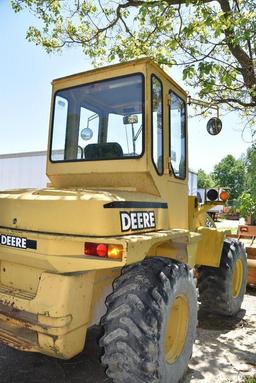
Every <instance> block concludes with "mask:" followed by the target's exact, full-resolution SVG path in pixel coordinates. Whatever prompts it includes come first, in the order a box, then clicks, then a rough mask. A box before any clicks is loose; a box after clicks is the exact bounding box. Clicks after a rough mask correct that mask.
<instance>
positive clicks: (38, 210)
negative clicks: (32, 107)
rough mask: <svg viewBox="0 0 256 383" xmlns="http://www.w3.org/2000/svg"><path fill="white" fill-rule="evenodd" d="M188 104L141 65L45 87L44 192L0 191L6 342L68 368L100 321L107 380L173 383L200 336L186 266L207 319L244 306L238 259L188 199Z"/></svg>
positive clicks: (214, 127) (242, 265) (167, 81)
mask: <svg viewBox="0 0 256 383" xmlns="http://www.w3.org/2000/svg"><path fill="white" fill-rule="evenodd" d="M187 105H188V97H187V94H186V92H185V91H184V90H183V89H182V88H181V87H180V86H179V85H178V84H177V83H175V82H174V81H173V80H172V79H171V78H170V77H169V76H168V75H167V74H166V73H165V72H164V71H163V70H162V69H160V68H159V67H158V66H157V65H156V64H154V63H153V62H152V61H150V60H149V59H141V60H136V61H131V62H128V63H124V64H118V65H113V66H110V67H106V68H101V69H96V70H92V71H88V72H85V73H80V74H76V75H72V76H69V77H65V78H61V79H58V80H54V81H53V93H52V104H51V114H50V130H49V132H50V133H49V146H48V160H47V176H48V177H49V179H50V181H51V184H50V186H49V187H47V188H45V189H42V190H31V189H30V190H29V189H28V190H11V191H5V192H2V193H0V211H1V215H0V340H1V341H2V342H3V343H6V344H8V345H10V346H11V347H14V348H17V349H19V350H24V351H35V352H41V353H43V354H46V355H50V356H53V357H56V358H64V359H68V358H72V357H73V356H75V355H76V354H78V353H79V352H80V351H81V350H82V349H83V347H84V345H85V338H86V331H87V328H88V327H90V326H92V325H94V324H99V323H101V324H102V326H103V328H104V334H103V337H102V338H101V340H100V345H101V346H102V348H103V356H102V362H103V363H104V365H105V366H106V373H107V375H108V376H109V377H111V378H112V379H113V381H114V382H115V383H176V382H178V381H180V379H182V377H183V375H184V373H185V372H186V369H187V365H188V361H189V359H190V357H191V354H192V347H193V343H194V340H195V336H196V325H197V293H196V285H195V282H194V278H193V274H192V270H193V268H195V267H196V269H197V273H196V274H197V275H198V286H199V293H200V297H199V299H200V300H201V306H203V309H204V310H210V311H214V312H217V313H220V314H223V315H234V314H235V313H236V312H237V311H238V310H239V309H240V305H241V302H242V299H243V295H244V292H245V284H246V273H247V272H246V255H245V251H244V249H243V248H242V246H241V245H240V243H239V242H238V241H235V240H232V239H231V240H230V239H225V232H224V231H220V230H217V229H216V228H212V227H209V225H207V222H206V210H208V208H209V207H208V208H207V209H206V208H205V207H204V205H200V203H199V202H198V199H197V198H196V197H188V180H187V176H188V143H187ZM218 130H219V123H218V121H217V120H216V119H213V121H212V122H211V123H210V125H209V131H210V133H211V134H216V132H217V131H218ZM206 193H207V198H208V200H209V203H211V201H215V200H219V195H218V192H217V195H216V190H215V191H214V190H210V191H209V190H208V191H206ZM218 203H219V202H218ZM206 205H207V203H206Z"/></svg>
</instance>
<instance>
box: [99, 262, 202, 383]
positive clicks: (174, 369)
mask: <svg viewBox="0 0 256 383" xmlns="http://www.w3.org/2000/svg"><path fill="white" fill-rule="evenodd" d="M113 288H114V290H113V293H112V294H111V295H110V296H109V297H108V298H107V302H106V304H107V308H108V310H107V314H106V315H105V317H104V318H103V320H102V324H103V327H104V335H103V337H102V339H101V341H100V345H101V346H102V347H103V349H104V354H103V357H102V362H103V364H105V365H106V367H107V370H106V373H107V375H108V376H109V377H110V378H112V379H113V381H114V383H177V382H179V381H180V380H181V379H182V377H183V375H184V373H185V372H186V370H187V365H188V361H189V359H190V357H191V354H192V348H193V343H194V340H195V334H196V326H197V294H196V286H195V283H194V280H193V278H192V275H191V273H190V272H189V270H188V267H187V266H186V265H184V264H182V263H178V262H176V261H171V260H169V259H167V258H157V257H154V258H147V259H145V260H144V261H143V262H141V263H138V264H135V265H132V266H128V267H126V268H124V269H123V272H122V275H121V276H120V277H119V278H118V279H117V280H116V281H115V282H114V285H113ZM174 307H175V309H173V308H174ZM169 337H170V338H169ZM167 350H168V351H169V352H167Z"/></svg>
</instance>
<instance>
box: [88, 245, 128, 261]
mask: <svg viewBox="0 0 256 383" xmlns="http://www.w3.org/2000/svg"><path fill="white" fill-rule="evenodd" d="M84 255H86V256H91V257H100V258H109V259H119V260H120V259H122V256H123V246H122V245H118V244H113V243H94V242H85V244H84Z"/></svg>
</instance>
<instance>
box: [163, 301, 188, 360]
mask: <svg viewBox="0 0 256 383" xmlns="http://www.w3.org/2000/svg"><path fill="white" fill-rule="evenodd" d="M188 321H189V307H188V301H187V298H186V297H185V295H179V296H177V297H176V298H175V301H174V303H173V305H172V308H171V312H170V314H169V318H168V321H167V324H166V330H165V343H164V344H165V359H166V361H167V362H168V363H170V364H171V363H174V362H175V361H176V360H177V359H178V358H179V356H180V354H181V353H182V351H183V348H184V344H185V341H186V337H187V332H188Z"/></svg>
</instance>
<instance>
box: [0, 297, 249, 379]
mask: <svg viewBox="0 0 256 383" xmlns="http://www.w3.org/2000/svg"><path fill="white" fill-rule="evenodd" d="M255 329H256V290H250V291H248V293H247V294H246V297H245V300H244V304H243V307H242V310H241V311H240V312H239V314H238V315H237V316H236V317H235V318H233V319H232V320H230V319H223V318H222V319H219V318H216V317H213V316H209V317H206V316H204V317H199V327H198V336H197V340H196V344H195V347H194V353H193V358H192V359H191V363H190V365H189V370H188V373H187V375H186V377H185V378H184V381H183V382H184V383H188V382H193V383H199V382H200V383H212V382H214V383H216V381H218V383H229V382H232V383H233V382H236V383H237V382H240V381H241V380H242V378H243V377H245V376H252V375H253V374H254V373H255V374H256V331H255ZM99 336H100V329H99V328H94V329H92V330H90V331H89V333H88V336H87V347H86V348H85V350H84V351H83V353H81V354H80V355H78V356H77V357H75V358H73V359H72V360H69V361H61V360H57V359H53V358H49V357H47V356H44V355H40V354H33V353H25V352H20V351H16V350H13V349H11V348H9V347H7V346H3V345H1V346H0V382H1V383H111V380H110V379H108V378H106V376H105V374H104V369H103V368H102V366H101V365H100V363H99V357H100V350H99V347H98V346H97V339H98V337H99ZM131 383H136V382H131ZM145 383H146V382H145Z"/></svg>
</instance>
